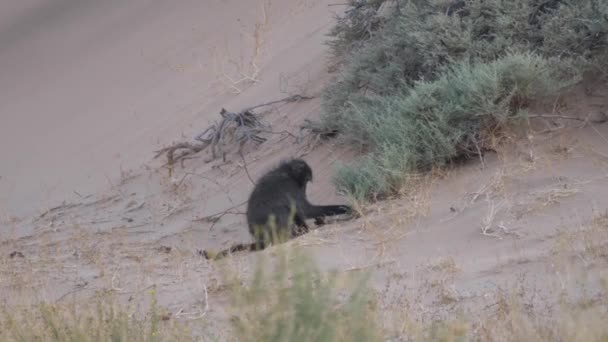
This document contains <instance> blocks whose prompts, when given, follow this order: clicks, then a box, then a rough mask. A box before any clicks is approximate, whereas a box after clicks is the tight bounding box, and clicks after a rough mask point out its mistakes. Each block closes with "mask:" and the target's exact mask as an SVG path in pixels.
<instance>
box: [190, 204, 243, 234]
mask: <svg viewBox="0 0 608 342" xmlns="http://www.w3.org/2000/svg"><path fill="white" fill-rule="evenodd" d="M247 202H248V201H244V202H242V203H239V204H237V205H233V206H232V207H230V208H228V209H226V210H223V211H220V212H219V213H215V214H211V215H207V216H205V217H201V218H198V219H195V220H192V221H193V222H197V221H198V222H212V223H211V227H209V229H210V230H211V229H213V227H214V226H215V224H216V223H217V222H218V221H219V220H220V219H221V218H222V217H223V216H224V215H227V214H233V215H244V213H241V212H234V211H232V210H233V209H236V208H238V207H240V206H242V205H245V204H247Z"/></svg>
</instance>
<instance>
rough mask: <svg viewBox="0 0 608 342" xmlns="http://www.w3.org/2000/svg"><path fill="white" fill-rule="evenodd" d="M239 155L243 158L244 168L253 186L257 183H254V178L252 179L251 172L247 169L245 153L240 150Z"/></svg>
mask: <svg viewBox="0 0 608 342" xmlns="http://www.w3.org/2000/svg"><path fill="white" fill-rule="evenodd" d="M239 155H240V156H241V160H242V161H243V168H244V169H245V173H246V174H247V178H249V181H250V182H251V184H255V182H254V181H253V178H251V175H250V174H249V170H248V169H247V162H246V161H245V157H244V156H243V152H242V151H241V150H239Z"/></svg>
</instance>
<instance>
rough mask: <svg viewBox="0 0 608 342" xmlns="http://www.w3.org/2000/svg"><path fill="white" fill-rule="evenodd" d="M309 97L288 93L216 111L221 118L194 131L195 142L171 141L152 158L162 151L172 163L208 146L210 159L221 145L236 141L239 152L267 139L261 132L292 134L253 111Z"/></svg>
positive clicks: (168, 161) (158, 155)
mask: <svg viewBox="0 0 608 342" xmlns="http://www.w3.org/2000/svg"><path fill="white" fill-rule="evenodd" d="M309 99H312V97H308V96H302V95H292V96H289V97H286V98H283V99H281V100H276V101H270V102H266V103H262V104H259V105H256V106H253V107H249V108H245V109H243V110H241V111H240V112H236V113H234V112H229V111H227V110H226V109H224V108H222V110H221V111H220V115H221V117H222V119H221V120H220V121H219V122H216V123H214V124H213V125H211V126H210V127H209V128H207V129H206V130H204V131H203V132H202V133H200V134H198V135H197V136H196V137H195V138H194V139H195V140H196V141H198V142H195V143H190V142H180V143H176V144H173V145H171V146H168V147H165V148H162V149H160V150H158V151H156V155H155V156H154V158H158V157H160V156H161V155H163V154H166V155H167V164H168V165H173V164H175V162H177V161H178V160H183V159H184V158H185V157H187V156H189V155H192V154H195V153H198V152H200V151H202V150H205V149H207V148H208V147H210V146H211V154H212V156H213V158H212V159H211V160H214V159H216V158H217V155H218V152H221V146H224V145H227V144H230V143H237V144H238V145H239V153H240V151H241V149H242V147H243V145H244V144H246V143H247V142H249V141H253V142H254V143H256V144H261V143H263V142H265V141H266V140H267V139H266V138H264V137H262V136H261V135H260V134H261V133H270V134H288V135H290V136H292V137H295V136H294V135H293V134H292V133H289V132H287V131H282V132H273V131H272V130H270V128H269V127H268V126H267V125H265V124H264V123H262V121H260V119H259V118H258V116H257V115H256V113H254V112H253V110H255V109H258V108H261V107H265V106H270V105H273V104H277V103H282V102H297V101H301V100H309ZM218 149H220V151H218ZM178 150H183V151H182V152H181V153H180V154H177V155H176V151H178ZM222 155H223V156H224V157H225V153H223V152H222Z"/></svg>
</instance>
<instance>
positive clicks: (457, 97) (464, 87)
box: [335, 53, 565, 199]
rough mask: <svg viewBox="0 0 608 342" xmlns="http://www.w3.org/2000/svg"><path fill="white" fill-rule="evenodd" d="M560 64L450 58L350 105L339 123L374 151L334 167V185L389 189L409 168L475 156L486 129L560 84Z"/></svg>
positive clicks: (527, 58) (365, 192)
mask: <svg viewBox="0 0 608 342" xmlns="http://www.w3.org/2000/svg"><path fill="white" fill-rule="evenodd" d="M561 70H565V68H558V69H556V68H555V67H554V65H553V64H552V63H551V62H550V61H548V60H546V59H544V58H542V57H540V56H538V55H536V54H532V53H515V54H509V55H506V56H505V57H502V58H500V59H498V60H496V61H494V62H489V63H479V64H470V63H468V62H463V63H459V64H455V65H454V66H452V67H450V68H449V69H447V70H446V72H444V73H443V74H442V76H441V77H440V78H439V79H437V80H435V81H420V82H417V83H416V84H415V86H414V87H413V88H412V89H411V90H409V91H408V92H405V93H404V94H399V95H391V96H376V97H369V98H368V99H367V101H366V102H364V103H360V104H359V105H353V110H352V112H351V115H350V118H349V120H348V121H346V122H344V126H343V129H344V131H345V132H347V133H348V134H350V135H352V136H353V137H356V139H360V141H358V143H361V144H366V145H368V146H369V148H370V149H371V150H372V151H373V153H369V154H367V155H366V156H364V157H363V158H362V159H361V160H360V161H357V162H355V163H353V164H351V165H348V166H345V165H341V166H339V167H338V171H337V175H336V177H335V182H336V184H337V186H338V188H339V189H341V190H343V191H346V192H348V193H350V194H352V195H354V196H355V197H357V198H359V199H362V198H365V197H366V196H369V195H372V194H374V193H389V192H392V191H394V190H396V189H397V188H398V187H399V185H400V183H401V181H402V180H403V178H404V177H405V176H406V175H407V173H408V172H417V171H419V170H428V169H429V168H430V167H432V166H434V165H437V164H441V163H445V162H448V161H450V160H451V159H454V158H458V157H462V156H468V155H476V154H478V153H479V152H480V151H481V150H482V149H484V147H486V146H487V143H486V141H487V138H488V134H491V132H494V131H495V130H497V129H499V128H500V127H502V126H504V125H505V124H506V123H507V122H510V121H512V120H515V119H517V118H518V116H519V114H521V112H520V110H521V109H522V108H524V107H525V105H526V104H527V103H528V102H530V101H532V100H534V99H536V98H538V97H542V96H546V95H548V94H551V93H553V92H555V91H556V90H558V89H560V88H561V87H563V85H564V83H563V81H562V79H563V76H562V74H563V72H562V71H561ZM353 139H354V138H353Z"/></svg>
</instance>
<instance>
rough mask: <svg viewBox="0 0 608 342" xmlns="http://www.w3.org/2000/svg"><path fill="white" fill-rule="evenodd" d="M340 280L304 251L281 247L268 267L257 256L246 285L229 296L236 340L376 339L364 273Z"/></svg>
mask: <svg viewBox="0 0 608 342" xmlns="http://www.w3.org/2000/svg"><path fill="white" fill-rule="evenodd" d="M269 270H272V271H269ZM340 284H341V282H340V279H339V277H338V275H337V274H335V273H330V274H323V273H322V272H320V271H319V270H318V269H317V267H316V265H315V263H314V262H313V261H312V259H310V258H309V257H308V256H306V255H304V254H301V253H297V252H294V253H289V254H288V253H286V249H283V250H282V251H281V252H280V253H279V255H278V259H277V260H276V265H274V267H272V266H271V264H270V263H269V262H268V261H267V260H266V259H265V258H264V257H263V256H260V259H258V263H257V266H256V269H255V272H254V275H253V279H252V281H251V282H250V284H249V285H248V286H241V287H238V288H237V289H236V291H235V292H234V294H233V295H232V298H233V308H234V315H233V320H232V322H233V325H234V331H235V336H236V340H238V341H285V342H287V341H361V342H363V341H366V342H367V341H378V340H379V338H380V337H381V336H380V334H379V329H378V327H377V325H376V320H375V314H374V312H373V311H372V309H371V307H370V305H369V300H370V297H369V296H368V287H367V277H366V276H364V277H361V278H358V279H356V280H354V281H353V282H347V284H348V285H352V286H351V287H349V288H346V289H342V287H343V286H341V285H340Z"/></svg>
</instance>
